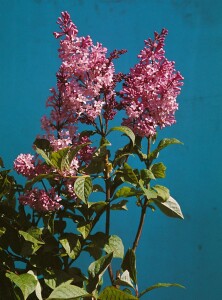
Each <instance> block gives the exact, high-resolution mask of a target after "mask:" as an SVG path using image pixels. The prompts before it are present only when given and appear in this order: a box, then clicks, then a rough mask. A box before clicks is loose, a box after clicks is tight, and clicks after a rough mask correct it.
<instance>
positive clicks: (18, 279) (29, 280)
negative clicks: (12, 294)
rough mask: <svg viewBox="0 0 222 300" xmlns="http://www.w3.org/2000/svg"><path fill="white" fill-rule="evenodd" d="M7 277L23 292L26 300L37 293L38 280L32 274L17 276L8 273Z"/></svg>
mask: <svg viewBox="0 0 222 300" xmlns="http://www.w3.org/2000/svg"><path fill="white" fill-rule="evenodd" d="M6 277H8V278H9V279H10V280H11V281H12V282H14V284H15V285H16V286H17V287H18V288H19V289H20V290H21V292H22V294H23V296H24V300H26V299H27V298H28V296H29V295H31V294H32V293H33V292H34V291H35V288H36V285H37V280H36V279H35V277H34V276H33V275H31V274H28V273H26V274H21V275H16V274H15V273H13V272H7V273H6Z"/></svg>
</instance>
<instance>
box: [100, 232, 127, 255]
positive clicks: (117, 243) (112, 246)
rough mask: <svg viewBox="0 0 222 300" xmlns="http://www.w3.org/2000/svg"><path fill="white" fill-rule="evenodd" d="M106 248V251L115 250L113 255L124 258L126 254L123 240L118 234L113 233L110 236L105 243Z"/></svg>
mask: <svg viewBox="0 0 222 300" xmlns="http://www.w3.org/2000/svg"><path fill="white" fill-rule="evenodd" d="M104 250H105V251H106V253H112V252H113V257H119V258H123V256H124V246H123V242H122V240H121V238H119V237H118V236H117V235H111V236H110V237H109V240H108V243H107V244H106V245H105V247H104Z"/></svg>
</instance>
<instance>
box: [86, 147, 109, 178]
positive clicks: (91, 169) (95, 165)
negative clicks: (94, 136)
mask: <svg viewBox="0 0 222 300" xmlns="http://www.w3.org/2000/svg"><path fill="white" fill-rule="evenodd" d="M106 154H107V149H106V147H105V146H102V147H99V148H98V149H97V150H96V151H95V152H94V153H93V156H92V160H91V162H90V164H89V165H88V166H87V167H86V168H85V169H84V171H85V172H86V173H88V174H96V173H100V172H103V171H104V157H105V155H106Z"/></svg>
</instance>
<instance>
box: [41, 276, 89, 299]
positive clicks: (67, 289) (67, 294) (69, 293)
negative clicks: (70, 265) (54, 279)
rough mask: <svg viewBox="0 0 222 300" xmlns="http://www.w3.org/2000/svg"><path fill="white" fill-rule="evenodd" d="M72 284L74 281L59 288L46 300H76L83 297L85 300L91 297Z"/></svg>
mask: <svg viewBox="0 0 222 300" xmlns="http://www.w3.org/2000/svg"><path fill="white" fill-rule="evenodd" d="M71 282H72V280H69V281H67V282H64V283H62V284H60V285H59V286H57V287H56V288H55V289H54V291H52V293H51V294H50V295H49V297H48V298H47V299H46V300H58V299H61V300H66V299H67V300H74V299H79V298H81V297H83V298H84V297H89V296H90V294H89V293H87V292H86V291H85V290H84V289H82V288H80V287H78V286H75V285H72V284H71Z"/></svg>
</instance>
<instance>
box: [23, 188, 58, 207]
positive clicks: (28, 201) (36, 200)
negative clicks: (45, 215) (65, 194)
mask: <svg viewBox="0 0 222 300" xmlns="http://www.w3.org/2000/svg"><path fill="white" fill-rule="evenodd" d="M61 200H62V199H61V197H59V196H58V195H57V194H56V193H55V189H54V188H51V189H50V190H49V191H48V192H46V191H44V190H39V189H37V188H35V189H33V190H31V191H27V192H26V193H25V194H23V195H21V196H20V197H19V202H20V203H21V204H23V205H29V206H30V207H31V208H33V209H35V210H37V211H42V212H47V211H55V210H58V209H61V208H62V205H61V204H60V203H59V202H60V201H61Z"/></svg>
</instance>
